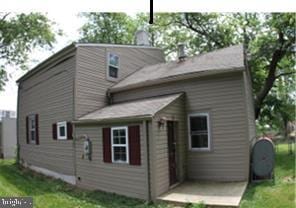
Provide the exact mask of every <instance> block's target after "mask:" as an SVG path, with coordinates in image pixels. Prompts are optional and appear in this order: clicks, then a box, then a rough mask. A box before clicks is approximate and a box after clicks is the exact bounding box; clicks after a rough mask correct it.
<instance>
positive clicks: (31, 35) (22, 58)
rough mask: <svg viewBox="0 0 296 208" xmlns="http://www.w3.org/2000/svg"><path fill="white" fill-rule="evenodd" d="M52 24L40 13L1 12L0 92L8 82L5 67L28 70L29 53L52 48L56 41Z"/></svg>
mask: <svg viewBox="0 0 296 208" xmlns="http://www.w3.org/2000/svg"><path fill="white" fill-rule="evenodd" d="M52 24H53V23H52V22H51V21H50V20H48V19H47V17H46V16H44V15H42V14H40V13H29V14H23V13H20V14H10V13H3V12H0V90H2V89H3V86H4V84H5V81H7V73H6V72H7V70H6V69H5V67H7V66H8V65H13V66H17V67H20V68H21V69H26V62H27V60H28V54H29V52H30V51H31V50H32V49H33V48H36V47H42V48H44V47H51V46H52V43H53V42H54V41H55V33H54V32H53V30H52Z"/></svg>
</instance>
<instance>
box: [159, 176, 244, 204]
mask: <svg viewBox="0 0 296 208" xmlns="http://www.w3.org/2000/svg"><path fill="white" fill-rule="evenodd" d="M247 184H248V183H247V182H205V181H186V182H184V183H182V184H180V185H178V186H176V187H175V188H173V189H171V190H170V191H169V192H167V193H165V194H163V195H162V196H160V197H158V200H160V201H166V202H170V203H173V204H176V205H182V204H187V203H199V202H203V203H204V204H206V205H208V206H213V207H219V206H221V207H238V206H239V203H240V201H241V198H242V196H243V194H244V192H245V189H246V187H247Z"/></svg>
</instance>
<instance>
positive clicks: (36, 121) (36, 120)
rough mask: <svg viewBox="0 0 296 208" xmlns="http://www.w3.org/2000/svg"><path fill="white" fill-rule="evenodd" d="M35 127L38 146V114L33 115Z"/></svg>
mask: <svg viewBox="0 0 296 208" xmlns="http://www.w3.org/2000/svg"><path fill="white" fill-rule="evenodd" d="M35 125H36V130H35V134H36V144H37V145H39V116H38V114H35Z"/></svg>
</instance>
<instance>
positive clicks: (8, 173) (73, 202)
mask: <svg viewBox="0 0 296 208" xmlns="http://www.w3.org/2000/svg"><path fill="white" fill-rule="evenodd" d="M275 178H276V179H275V183H272V182H263V183H259V184H255V185H254V184H250V185H249V187H248V189H247V191H246V193H245V195H244V197H243V200H242V202H241V207H242V208H260V207H268V208H277V207H279V208H282V207H285V208H289V207H291V208H292V207H293V208H294V207H295V154H293V155H289V154H288V147H287V144H280V145H279V151H278V152H277V155H276V168H275ZM0 196H8V197H9V196H33V199H34V207H37V208H38V207H40V208H56V207H63V208H68V207H69V208H79V207H83V208H94V207H98V208H114V207H119V208H128V207H134V208H168V207H169V205H166V204H147V203H146V202H144V201H141V200H136V199H130V198H127V197H123V196H118V195H115V194H110V193H104V192H99V191H85V190H81V189H78V188H75V187H73V186H70V185H68V184H66V183H64V182H62V181H60V180H54V179H51V178H48V177H44V176H41V175H39V174H35V173H33V172H32V171H29V170H26V169H19V168H18V167H17V166H16V165H15V164H14V162H13V161H11V160H10V161H9V160H0ZM190 207H191V208H192V207H204V206H203V205H202V204H199V205H192V206H190Z"/></svg>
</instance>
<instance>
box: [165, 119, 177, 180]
mask: <svg viewBox="0 0 296 208" xmlns="http://www.w3.org/2000/svg"><path fill="white" fill-rule="evenodd" d="M176 128H177V122H174V121H168V122H167V133H168V153H169V174H170V185H173V184H175V183H176V182H177V164H176V130H177V129H176Z"/></svg>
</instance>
